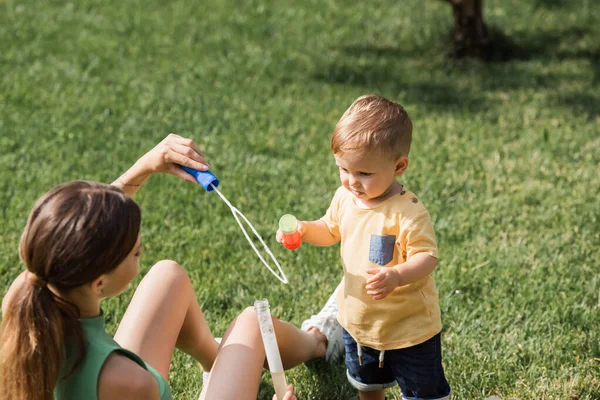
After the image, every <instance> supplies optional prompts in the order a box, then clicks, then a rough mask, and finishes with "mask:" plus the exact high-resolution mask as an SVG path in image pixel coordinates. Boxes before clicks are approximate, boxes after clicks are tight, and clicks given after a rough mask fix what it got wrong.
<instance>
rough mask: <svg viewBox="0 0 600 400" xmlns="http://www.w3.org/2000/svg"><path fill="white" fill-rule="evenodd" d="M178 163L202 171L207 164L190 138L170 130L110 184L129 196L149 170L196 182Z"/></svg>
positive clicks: (144, 179) (142, 181)
mask: <svg viewBox="0 0 600 400" xmlns="http://www.w3.org/2000/svg"><path fill="white" fill-rule="evenodd" d="M179 165H185V166H187V167H191V168H194V169H197V170H200V171H206V170H207V169H208V168H209V165H208V164H207V163H206V161H205V160H204V156H203V155H202V152H201V151H200V149H199V148H198V146H197V145H196V144H195V143H194V141H193V140H191V139H186V138H184V137H181V136H179V135H176V134H174V133H171V134H170V135H168V136H167V137H166V138H165V139H163V141H161V142H160V143H159V144H157V145H156V146H155V147H154V148H153V149H152V150H150V151H149V152H147V153H146V154H144V155H143V156H142V157H141V158H140V159H139V160H137V161H136V163H135V164H133V166H132V167H131V168H129V169H128V170H127V171H126V172H125V173H124V174H123V175H121V176H120V177H119V178H117V180H115V181H114V182H113V183H112V184H113V185H114V186H117V187H119V188H121V190H123V191H124V192H125V193H126V194H127V195H128V196H130V197H133V196H134V195H135V194H136V193H137V191H138V190H139V189H140V187H142V185H143V184H144V183H145V182H146V181H147V180H148V178H150V176H151V175H152V174H155V173H159V172H162V173H166V174H171V175H175V176H178V177H179V178H181V179H183V180H184V181H188V182H192V183H196V180H195V179H194V178H193V177H192V176H191V175H190V174H188V173H187V172H185V171H184V170H183V169H182V168H181V167H179Z"/></svg>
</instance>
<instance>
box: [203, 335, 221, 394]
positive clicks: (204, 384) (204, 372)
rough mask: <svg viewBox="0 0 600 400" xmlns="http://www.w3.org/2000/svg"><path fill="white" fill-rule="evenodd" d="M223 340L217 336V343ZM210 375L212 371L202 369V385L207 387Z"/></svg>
mask: <svg viewBox="0 0 600 400" xmlns="http://www.w3.org/2000/svg"><path fill="white" fill-rule="evenodd" d="M221 340H223V338H220V337H216V338H215V342H217V343H221ZM209 376H210V371H202V387H206V384H207V383H208V377H209Z"/></svg>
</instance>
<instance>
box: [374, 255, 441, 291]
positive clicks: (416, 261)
mask: <svg viewBox="0 0 600 400" xmlns="http://www.w3.org/2000/svg"><path fill="white" fill-rule="evenodd" d="M436 266H437V258H435V257H433V256H431V255H429V254H428V253H417V254H415V255H413V256H412V257H410V258H409V259H408V260H406V262H404V263H402V264H398V265H395V266H393V267H387V268H373V269H369V270H367V273H368V274H371V275H373V276H371V277H370V278H369V279H368V280H367V286H366V289H367V294H368V295H370V296H371V297H373V300H381V299H384V298H386V297H387V296H388V295H389V294H390V293H391V292H392V290H394V289H395V288H397V287H398V286H404V285H408V284H409V283H413V282H416V281H419V280H421V279H423V278H425V277H426V276H428V275H430V274H431V273H432V272H433V271H434V270H435V267H436Z"/></svg>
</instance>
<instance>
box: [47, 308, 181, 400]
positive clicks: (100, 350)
mask: <svg viewBox="0 0 600 400" xmlns="http://www.w3.org/2000/svg"><path fill="white" fill-rule="evenodd" d="M79 321H80V322H81V326H82V327H83V331H84V333H85V336H86V340H87V351H86V354H85V358H84V359H83V361H82V362H81V364H80V365H79V367H78V368H77V369H76V370H75V372H73V373H72V374H71V375H70V376H69V377H68V378H67V379H61V380H59V381H58V384H57V385H56V388H55V389H54V399H55V400H82V399H85V400H98V376H99V375H100V369H101V368H102V366H103V365H104V362H105V361H106V359H107V358H108V356H109V355H110V354H111V353H113V352H117V353H119V354H121V355H123V356H125V357H127V358H129V359H131V360H133V361H134V362H136V363H137V364H138V365H139V366H141V367H142V368H144V369H145V370H147V371H148V372H150V373H151V374H152V376H153V377H154V379H156V381H157V382H158V390H159V393H160V399H161V400H172V399H173V397H172V395H171V390H170V389H169V385H168V383H167V381H166V380H165V379H164V378H163V377H162V375H161V374H159V373H158V371H156V370H155V369H154V368H152V367H151V366H150V365H148V364H146V363H145V362H144V360H142V359H141V358H140V357H139V356H138V355H137V354H135V353H132V352H131V351H128V350H125V349H124V348H122V347H121V346H119V344H118V343H117V342H115V340H114V339H113V338H112V337H111V336H110V335H109V334H108V333H106V330H105V328H104V313H103V312H100V316H98V317H95V318H83V319H80V320H79ZM67 359H69V351H68V347H67ZM69 361H70V360H69ZM67 364H69V363H67Z"/></svg>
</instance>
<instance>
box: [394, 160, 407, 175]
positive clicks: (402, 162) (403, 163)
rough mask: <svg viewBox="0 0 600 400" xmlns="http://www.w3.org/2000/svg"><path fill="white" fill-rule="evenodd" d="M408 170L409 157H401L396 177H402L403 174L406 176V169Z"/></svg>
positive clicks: (397, 164)
mask: <svg viewBox="0 0 600 400" xmlns="http://www.w3.org/2000/svg"><path fill="white" fill-rule="evenodd" d="M407 168H408V157H407V156H400V157H398V159H397V160H396V173H395V175H396V176H402V174H404V172H406V169H407Z"/></svg>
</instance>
